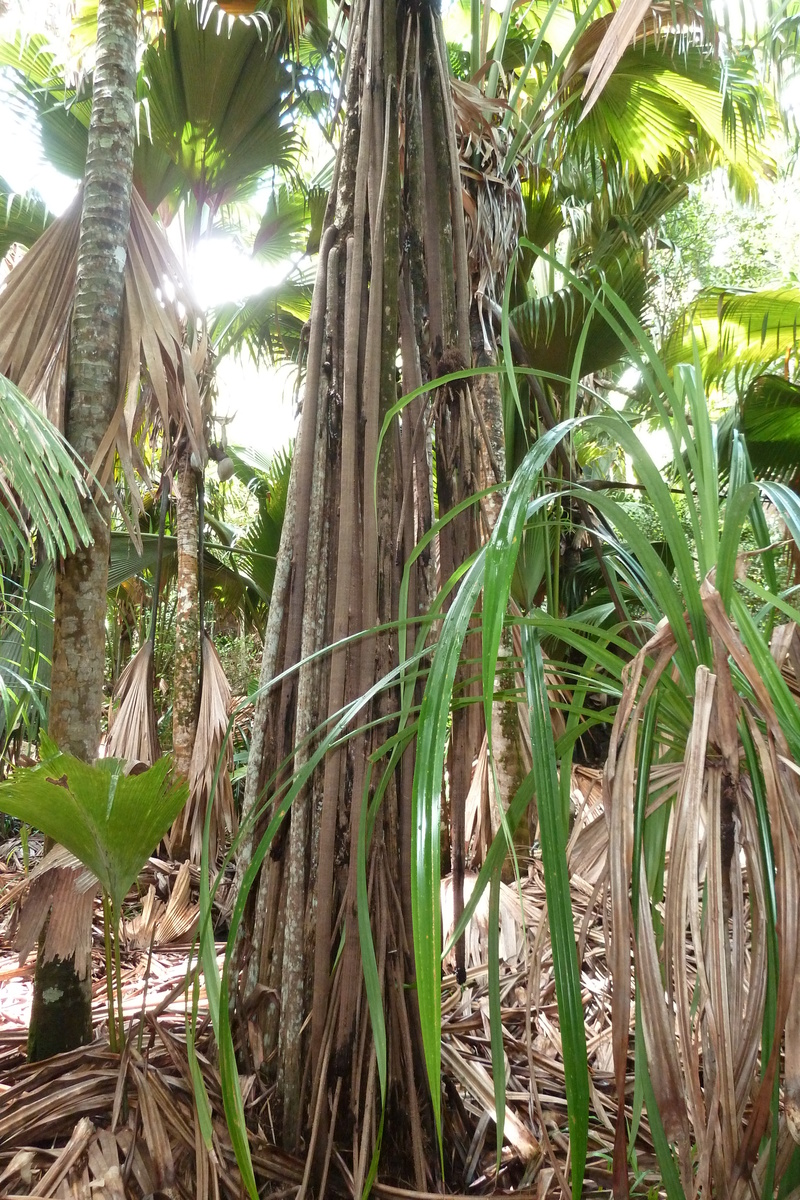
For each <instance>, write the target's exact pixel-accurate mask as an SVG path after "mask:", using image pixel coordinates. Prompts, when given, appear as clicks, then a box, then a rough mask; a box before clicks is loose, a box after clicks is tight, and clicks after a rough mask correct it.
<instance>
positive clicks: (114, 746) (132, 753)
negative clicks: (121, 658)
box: [106, 638, 161, 770]
mask: <svg viewBox="0 0 800 1200" xmlns="http://www.w3.org/2000/svg"><path fill="white" fill-rule="evenodd" d="M113 699H114V700H118V701H119V708H118V710H117V713H116V716H115V717H114V720H113V722H112V724H111V725H110V727H109V730H108V737H107V738H106V754H107V755H108V757H109V758H122V759H124V760H125V762H126V763H127V765H128V769H129V770H130V768H131V767H133V766H135V765H136V764H137V763H143V764H144V766H146V767H152V765H153V763H154V762H155V761H156V759H157V758H160V757H161V746H160V745H159V741H158V722H157V721H156V709H155V704H154V703H153V643H152V642H151V640H150V638H147V640H146V641H145V642H144V644H143V645H142V646H141V647H140V648H139V650H138V651H137V652H136V654H135V655H134V656H133V658H132V659H131V661H130V662H129V663H128V665H127V667H126V668H125V670H124V671H123V672H122V674H121V675H120V677H119V679H118V680H117V686H116V687H115V688H114V696H113Z"/></svg>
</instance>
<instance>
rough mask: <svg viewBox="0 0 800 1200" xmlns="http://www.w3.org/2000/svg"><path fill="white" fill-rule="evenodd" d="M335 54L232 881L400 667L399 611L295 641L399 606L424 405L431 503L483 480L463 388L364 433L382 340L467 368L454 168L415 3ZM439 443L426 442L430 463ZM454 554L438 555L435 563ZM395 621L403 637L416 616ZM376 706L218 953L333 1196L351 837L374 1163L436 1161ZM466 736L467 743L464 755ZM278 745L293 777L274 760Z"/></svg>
mask: <svg viewBox="0 0 800 1200" xmlns="http://www.w3.org/2000/svg"><path fill="white" fill-rule="evenodd" d="M348 62H349V72H348V75H347V78H346V80H345V84H344V87H345V111H346V122H345V128H344V131H343V137H342V145H341V149H340V152H339V156H338V160H337V165H336V171H335V175H334V180H333V185H332V189H331V200H330V205H329V211H328V215H327V218H326V230H325V233H324V234H323V237H322V243H321V249H320V259H319V265H318V270H317V277H316V284H315V290H314V300H313V304H312V314H311V321H310V330H309V340H308V357H307V372H306V387H305V396H304V402H303V415H302V424H301V430H300V435H299V440H298V446H297V449H296V453H295V458H294V463H293V470H292V508H291V520H292V527H293V537H291V538H287V539H286V540H285V541H284V540H283V539H282V542H281V549H280V552H279V556H278V564H277V568H276V583H275V590H274V593H273V598H272V605H273V608H274V613H275V614H276V617H275V621H273V608H271V611H270V621H269V625H268V630H267V639H266V642H265V654H264V664H263V668H262V676H261V683H262V685H266V684H269V683H270V682H271V680H272V679H274V678H275V677H276V676H277V675H279V674H281V673H282V672H283V671H286V670H287V669H289V668H291V667H293V666H296V665H297V664H298V663H300V662H301V660H306V661H304V662H303V665H301V666H300V668H299V671H298V672H297V673H296V674H291V675H288V676H286V677H285V678H283V679H282V680H281V682H280V684H279V685H276V686H275V688H274V689H273V691H272V692H271V693H270V694H269V695H268V696H266V697H264V698H262V699H261V700H260V701H259V703H258V706H257V709H256V713H255V723H254V729H253V737H252V742H251V756H250V761H249V763H248V776H247V785H246V794H245V812H246V813H248V812H249V813H252V812H253V811H259V812H260V813H261V818H260V822H259V824H258V826H257V836H256V837H255V838H254V839H253V841H252V842H250V843H248V844H247V845H245V846H244V847H243V849H242V852H241V855H240V859H239V862H238V863H237V875H238V877H239V879H241V878H242V877H243V875H244V872H245V870H246V869H247V867H248V866H249V864H250V863H251V861H252V856H253V854H254V852H255V847H256V846H257V845H258V843H259V836H260V834H261V833H262V832H263V830H264V827H265V821H266V817H267V816H268V815H271V814H274V813H275V811H276V809H277V807H278V805H279V804H280V803H281V800H282V798H283V797H284V796H285V795H286V789H287V787H290V786H291V784H292V770H293V771H294V772H295V776H296V773H297V772H298V771H299V770H300V768H301V767H302V766H303V765H304V764H305V763H307V762H308V761H309V758H310V756H311V754H312V753H313V751H314V749H315V748H316V746H317V745H318V744H319V740H320V737H321V733H320V728H321V722H324V721H326V720H327V719H328V718H329V717H332V716H333V715H334V714H336V713H338V712H339V711H340V710H341V708H342V706H343V705H345V704H348V703H350V702H352V701H353V700H355V699H356V698H357V697H359V696H363V695H364V694H365V693H367V692H368V691H369V689H371V688H373V687H374V685H375V684H376V682H377V681H379V680H381V679H382V678H384V677H385V676H386V675H387V674H388V673H389V672H390V671H391V670H392V668H394V667H396V665H397V663H398V661H399V655H398V633H397V627H395V628H394V629H392V630H390V631H388V632H382V633H380V634H373V635H371V636H367V637H364V638H360V639H358V640H355V641H352V642H351V643H350V644H349V645H347V646H341V645H340V646H339V648H337V649H336V650H335V651H333V652H332V653H331V654H329V655H325V656H324V657H322V658H320V659H317V660H316V661H314V662H308V661H307V657H308V656H309V655H311V654H313V653H314V652H315V651H318V650H320V649H322V648H323V647H325V646H331V645H332V644H334V643H341V641H342V639H344V638H346V637H347V636H348V635H350V636H352V635H357V634H359V633H360V632H361V631H364V630H370V629H373V628H375V627H376V626H381V625H383V626H385V625H386V624H387V623H391V622H396V621H397V618H398V615H400V616H401V617H404V616H405V615H406V613H405V612H403V613H402V614H400V613H399V610H400V580H401V574H402V568H403V565H404V563H405V562H406V560H407V559H408V557H409V556H410V555H411V553H412V551H413V550H414V549H415V547H416V545H417V544H418V543H419V541H420V539H421V538H422V537H423V536H424V535H425V534H426V533H427V531H428V530H429V529H430V526H431V522H432V519H433V503H432V493H431V461H430V445H429V433H428V431H429V429H430V426H431V417H432V415H433V416H435V417H436V422H435V423H436V429H437V437H438V436H439V434H440V432H441V435H442V437H445V436H446V439H447V443H446V447H445V450H444V454H445V456H448V455H449V457H448V472H447V475H448V480H449V483H450V490H451V492H452V495H450V494H448V495H444V494H443V493H440V512H444V511H446V509H447V507H449V505H450V503H455V502H457V500H458V499H460V498H462V497H463V496H465V495H469V494H470V492H471V491H473V492H474V491H475V490H476V487H477V482H478V479H479V477H480V474H481V469H480V442H481V432H480V423H479V421H478V420H477V419H473V418H475V416H476V414H475V408H474V404H475V400H474V399H473V396H472V392H471V389H470V386H469V384H465V385H463V387H461V388H458V389H452V390H450V389H444V388H442V389H439V391H438V392H434V393H432V394H430V395H428V396H425V397H420V398H419V399H418V400H417V401H414V402H412V403H411V404H410V405H409V407H408V408H407V409H406V410H405V411H404V414H403V418H402V422H398V421H397V419H395V420H394V422H393V423H392V424H391V425H390V426H389V427H388V432H387V434H386V436H385V438H384V440H383V443H382V445H381V446H380V447H379V435H380V432H381V429H382V427H383V424H384V421H385V419H386V416H387V413H388V412H389V410H390V408H391V407H392V406H393V405H394V404H395V403H396V401H397V398H398V396H399V394H400V391H399V390H398V381H397V363H398V349H399V350H400V361H401V362H402V391H410V390H411V389H412V388H414V387H416V386H419V384H421V383H422V382H424V381H426V380H429V379H431V378H432V377H433V376H434V375H435V374H437V373H439V374H442V373H444V370H445V369H446V367H443V366H442V360H445V361H447V360H448V356H450V358H449V360H450V361H454V359H455V358H457V359H458V361H459V363H460V365H462V366H465V367H466V366H467V365H468V363H469V361H470V353H471V348H470V330H469V308H470V277H469V269H468V266H467V255H466V243H465V236H464V214H463V207H462V195H461V181H460V176H459V165H458V155H457V149H456V143H455V129H454V118H453V106H452V96H451V91H450V81H449V72H448V59H447V51H446V47H445V43H444V36H443V33H442V28H441V19H440V17H439V16H438V14H437V11H436V10H435V8H434V7H433V6H428V7H425V6H423V7H422V8H420V7H419V6H416V5H410V4H406V3H405V0H356V2H355V3H354V4H353V6H352V8H351V14H350V44H349V48H348ZM401 147H402V157H401ZM401 164H402V169H401ZM401 231H402V235H403V236H402V239H401ZM431 407H432V408H433V413H432V412H431ZM441 455H442V449H441V447H440V445H439V444H438V443H437V456H438V457H437V462H438V464H439V466H440V470H441V463H442V461H443V459H442V457H441ZM440 479H441V476H440ZM375 481H377V488H376V487H375V486H374V482H375ZM466 525H469V528H470V529H471V531H472V532H471V533H470V537H471V538H472V540H473V542H474V544H475V545H477V541H476V540H475V539H476V538H477V537H478V536H479V530H478V523H477V519H476V518H472V519H471V523H470V518H467V520H466V522H461V521H460V520H459V521H458V522H457V523H455V524H454V526H453V531H452V532H453V536H455V530H456V529H461V528H462V526H466ZM465 536H466V535H465ZM463 549H464V548H463V546H462V547H459V546H458V545H457V544H456V543H455V542H454V543H453V544H452V545H449V546H447V547H445V550H446V552H447V553H448V554H449V557H450V560H452V561H455V560H456V558H460V556H461V553H462V552H463ZM441 550H442V547H440V553H441ZM435 562H436V557H435V555H434V554H433V553H432V547H430V546H429V547H428V548H427V549H425V550H424V551H423V552H422V554H421V555H420V557H419V559H418V560H417V562H416V563H415V564H414V565H413V567H412V569H411V573H410V578H409V583H410V587H409V592H408V613H407V615H408V616H409V617H410V618H414V617H415V616H417V615H419V614H421V613H423V612H425V611H427V609H428V607H429V604H430V601H431V598H432V594H433V592H435ZM277 614H280V615H281V616H282V618H283V619H282V621H281V620H280V617H279V616H278V615H277ZM406 633H407V639H408V645H407V651H406V652H409V651H410V649H411V647H412V646H413V643H414V639H415V637H416V636H417V627H416V626H415V625H411V626H409V627H407V630H406ZM398 707H399V693H398V690H397V688H392V689H389V688H385V689H384V690H383V691H382V692H380V693H378V694H376V695H375V696H374V697H373V699H372V700H371V701H370V702H369V703H368V704H366V705H365V707H364V708H363V709H362V711H361V712H360V713H359V715H358V717H357V719H356V720H355V721H354V722H353V725H354V727H355V726H357V727H360V728H361V732H359V733H356V734H355V735H354V736H353V737H352V739H351V740H350V741H349V742H348V743H347V744H340V745H339V746H337V747H335V748H333V749H331V750H330V751H329V752H328V754H327V755H326V757H325V759H324V761H323V762H322V763H321V764H320V767H319V768H318V770H317V771H316V772H314V773H313V774H311V775H310V777H309V778H308V779H307V781H306V783H305V785H304V786H303V787H302V789H299V791H298V794H297V796H296V798H295V799H294V801H293V806H292V808H291V811H290V813H289V815H288V816H287V817H286V818H285V819H284V822H283V826H282V828H281V830H280V831H279V833H278V835H277V836H276V837H275V839H274V840H273V842H272V843H271V846H270V850H269V855H268V857H267V858H266V859H265V860H264V865H263V867H262V870H261V875H260V879H259V883H258V889H257V896H256V898H255V903H254V904H253V905H252V914H251V921H250V925H249V928H248V931H247V934H246V935H245V937H244V938H243V940H242V943H241V947H240V962H241V964H242V978H241V983H240V986H241V990H242V993H243V995H242V996H241V999H243V1000H244V1001H245V1002H247V1001H249V1000H250V999H251V997H254V995H256V994H257V993H258V991H259V988H262V989H268V991H267V992H266V995H267V996H271V997H276V996H277V997H279V1008H280V1020H279V1021H278V1020H275V1010H276V1008H277V1005H276V1004H274V1003H269V1004H267V1003H265V1004H263V1005H261V1006H259V1007H258V1008H255V1007H254V1006H253V1005H252V1004H245V1007H244V1008H243V1010H242V1011H243V1012H246V1013H249V1014H250V1015H249V1016H248V1017H247V1018H245V1019H246V1020H247V1021H248V1030H247V1038H246V1044H248V1045H249V1046H250V1047H251V1048H252V1050H253V1063H251V1064H250V1066H251V1068H252V1066H259V1065H261V1064H262V1063H267V1064H269V1068H268V1069H269V1070H271V1071H272V1072H273V1074H274V1078H275V1080H276V1083H277V1088H276V1103H275V1105H274V1106H273V1108H272V1113H273V1115H274V1116H275V1117H276V1119H277V1122H278V1124H279V1128H280V1130H281V1134H282V1138H283V1142H284V1144H285V1146H286V1147H287V1148H288V1149H295V1150H296V1149H297V1148H298V1146H299V1144H300V1141H301V1137H302V1132H303V1130H304V1129H305V1130H306V1131H307V1130H309V1129H311V1130H312V1132H311V1135H310V1137H308V1138H306V1146H307V1147H308V1152H309V1153H310V1154H312V1155H313V1156H314V1159H315V1165H316V1175H317V1184H318V1185H320V1184H321V1182H322V1180H323V1179H324V1177H325V1175H326V1173H327V1170H328V1165H329V1162H330V1149H331V1146H332V1145H333V1144H334V1142H336V1143H337V1144H342V1145H345V1146H347V1147H348V1148H350V1149H351V1151H352V1154H353V1179H352V1181H350V1183H349V1184H348V1188H349V1189H352V1191H353V1193H354V1194H355V1193H360V1192H361V1191H362V1190H363V1186H364V1182H365V1179H366V1176H367V1172H368V1170H369V1166H370V1161H371V1158H372V1154H373V1151H374V1149H375V1146H376V1142H377V1141H378V1139H379V1129H380V1128H381V1127H382V1124H381V1121H380V1105H381V1101H380V1091H379V1087H378V1078H377V1060H376V1054H375V1048H374V1046H373V1042H372V1034H371V1027H370V1017H369V1008H368V1003H367V996H366V992H365V990H364V978H363V972H362V961H361V955H362V946H361V934H362V933H363V929H362V930H360V929H359V921H358V917H359V905H360V904H363V899H362V901H359V889H358V873H357V869H356V867H357V863H358V861H359V856H360V854H361V853H362V852H363V847H364V845H365V844H366V860H365V861H363V860H362V868H363V872H364V874H363V875H362V886H363V885H365V886H366V893H367V898H368V905H369V919H370V924H371V932H372V942H373V947H374V955H375V964H374V965H375V969H376V970H377V978H378V983H379V987H380V993H381V995H382V997H383V1004H384V1016H385V1024H386V1062H387V1074H388V1087H387V1104H388V1106H389V1111H388V1112H387V1115H386V1121H385V1126H384V1127H385V1129H386V1131H387V1132H386V1135H385V1138H386V1141H387V1143H389V1145H388V1147H386V1148H385V1149H386V1150H387V1157H388V1156H389V1155H391V1162H392V1171H393V1173H394V1174H395V1176H396V1177H398V1178H403V1179H404V1180H408V1179H409V1178H410V1179H413V1180H414V1184H415V1186H416V1188H417V1189H418V1190H430V1187H431V1184H432V1183H433V1177H434V1175H435V1173H436V1170H437V1168H436V1154H435V1152H434V1151H433V1150H432V1141H431V1139H432V1136H433V1129H432V1122H431V1121H430V1120H429V1113H430V1110H429V1107H428V1106H427V1104H425V1102H424V1101H422V1104H423V1108H422V1109H421V1107H420V1097H422V1096H424V1095H425V1094H426V1092H427V1083H426V1081H425V1073H424V1069H423V1068H422V1066H421V1060H420V1058H419V1054H418V1050H417V1047H418V1045H419V1028H418V1019H417V1012H416V1000H415V995H414V970H413V961H412V956H411V950H410V947H411V944H412V930H411V901H410V890H409V885H408V879H409V856H410V845H411V841H410V838H411V799H412V797H411V781H412V776H413V766H414V763H413V750H412V749H408V750H407V751H406V753H405V755H404V756H403V757H402V759H401V761H400V762H399V763H398V764H397V765H396V766H395V768H394V770H393V772H392V773H391V775H390V776H385V777H383V778H382V772H383V770H384V767H385V764H386V759H385V758H384V759H381V760H379V761H378V762H377V764H376V765H375V766H374V767H373V764H372V763H371V761H370V756H371V755H372V754H373V753H374V752H375V751H377V750H378V749H379V747H380V746H381V745H382V744H383V743H384V742H385V741H386V739H387V738H388V737H389V736H390V735H392V734H393V733H395V732H397V728H398V723H397V718H396V715H392V714H396V713H397V711H398ZM473 708H474V709H475V711H477V706H473ZM365 727H369V728H365ZM472 735H473V736H474V731H472ZM479 741H480V736H479V735H478V743H479ZM477 749H478V745H475V746H474V747H471V748H470V749H469V750H468V751H467V753H468V754H469V760H468V761H469V762H471V759H472V756H473V755H474V754H475V753H477ZM286 760H288V761H289V763H290V764H291V770H290V769H288V768H287V767H286V766H282V764H284V763H285V761H286ZM379 783H380V790H379V791H378V790H376V789H378V787H379ZM265 784H266V785H268V787H267V792H266V795H262V791H263V789H264V788H265ZM368 806H369V808H368ZM368 812H369V820H368V815H367V814H368ZM365 831H366V832H365ZM264 849H265V847H262V852H263V850H264ZM334 962H336V963H337V965H336V968H335V970H332V965H333V964H334ZM245 963H246V964H247V965H246V967H245V966H244V964H245ZM309 1016H310V1028H309V1021H308V1018H309ZM309 1059H310V1071H304V1069H303V1068H304V1062H308V1061H309Z"/></svg>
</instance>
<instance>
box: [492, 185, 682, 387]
mask: <svg viewBox="0 0 800 1200" xmlns="http://www.w3.org/2000/svg"><path fill="white" fill-rule="evenodd" d="M684 195H685V189H684V188H683V187H681V186H678V187H675V186H674V185H670V184H667V183H664V182H662V181H660V180H653V181H651V182H650V183H649V184H647V185H646V186H645V187H644V188H641V189H640V190H639V195H638V199H637V201H636V203H635V205H634V207H633V209H632V211H631V212H630V214H629V215H628V217H627V218H626V219H625V220H622V219H621V218H620V217H612V218H610V219H609V218H608V217H607V223H606V225H605V228H604V229H603V231H602V233H601V234H600V235H599V236H597V237H596V238H595V237H592V236H591V234H592V231H591V222H590V227H589V229H588V231H586V233H585V238H586V244H585V246H584V247H580V246H579V250H580V251H581V253H580V254H579V255H578V256H577V261H575V263H574V266H575V267H576V268H577V270H578V271H579V272H580V274H579V280H580V283H581V284H582V285H584V288H588V289H589V295H587V294H586V291H585V290H583V289H581V288H580V287H577V286H576V285H575V284H573V283H567V285H566V286H565V287H563V288H561V289H560V290H559V291H557V292H553V293H550V294H549V295H544V296H538V297H533V298H531V299H528V300H526V301H525V302H524V303H522V304H520V305H518V306H517V307H516V308H514V309H513V310H512V312H511V319H512V321H513V323H514V327H515V329H516V331H517V333H518V334H519V337H520V340H521V342H522V344H523V347H524V349H525V352H526V355H527V357H528V361H529V363H530V364H531V365H532V366H536V367H539V368H541V369H542V370H546V371H553V372H556V373H560V374H569V373H570V371H571V369H572V362H573V357H574V354H575V350H576V348H577V346H578V343H579V342H580V340H581V336H582V334H583V332H584V326H585V324H586V322H587V320H588V321H590V329H589V333H588V335H587V336H586V337H585V341H584V347H583V356H582V360H581V362H582V366H581V373H582V374H589V373H590V372H592V371H599V370H602V369H603V368H604V367H608V366H610V365H611V364H612V363H614V362H616V361H617V360H618V359H619V357H620V355H621V354H622V353H623V346H622V343H621V342H620V340H619V339H618V337H617V335H616V334H615V333H614V331H613V329H612V328H611V326H610V324H609V322H608V321H607V320H606V319H605V318H604V316H603V314H602V306H599V307H598V308H597V309H595V311H592V298H590V297H593V296H594V295H595V294H596V293H597V292H598V289H599V288H600V286H601V285H602V284H603V283H608V284H609V285H610V286H611V287H613V288H614V290H615V291H617V292H618V293H619V295H620V296H621V297H622V298H623V299H624V300H625V303H626V304H627V305H628V308H629V309H630V310H631V312H633V313H635V314H636V315H637V316H638V315H640V314H641V311H642V308H643V306H644V301H645V297H646V290H647V289H646V284H647V279H646V273H645V269H644V261H643V255H642V241H641V239H642V237H643V235H644V234H645V233H646V231H647V230H648V229H651V228H652V227H653V226H654V225H656V224H657V222H658V221H659V220H660V218H661V217H662V216H663V215H664V213H665V212H667V211H668V210H669V209H670V208H672V207H673V206H674V205H675V204H676V203H677V202H678V201H679V200H680V199H681V198H682V197H683V196H684ZM607 212H608V208H607V207H606V213H607ZM587 251H588V253H587Z"/></svg>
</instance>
